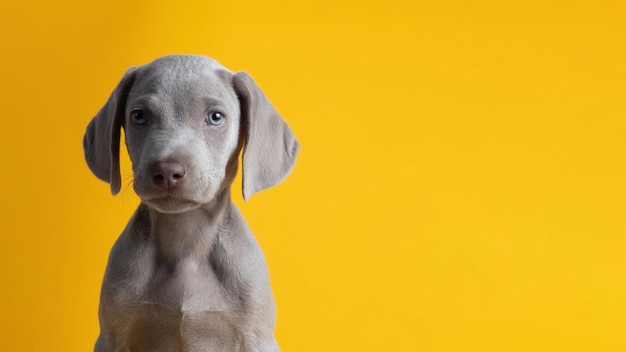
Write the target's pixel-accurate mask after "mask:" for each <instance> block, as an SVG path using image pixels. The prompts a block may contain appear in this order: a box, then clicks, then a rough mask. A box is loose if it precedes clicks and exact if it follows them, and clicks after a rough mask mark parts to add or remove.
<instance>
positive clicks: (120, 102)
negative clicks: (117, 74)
mask: <svg viewBox="0 0 626 352" xmlns="http://www.w3.org/2000/svg"><path fill="white" fill-rule="evenodd" d="M134 80H135V69H134V68H131V69H129V70H128V71H127V72H126V74H125V75H124V77H122V80H121V81H120V83H119V84H118V85H117V87H116V88H115V90H114V91H113V93H112V94H111V96H110V97H109V100H108V101H107V102H106V104H104V106H103V107H102V109H100V111H99V112H98V114H97V115H96V116H95V117H94V118H93V119H91V122H89V125H88V126H87V130H86V131H85V136H84V137H83V149H84V151H85V160H86V161H87V165H89V169H91V172H93V173H94V175H96V176H97V177H98V178H99V179H101V180H102V181H105V182H108V183H109V184H111V193H113V195H116V194H117V193H119V191H120V188H121V185H122V179H121V175H120V128H121V127H122V123H123V121H124V114H125V111H124V110H125V108H126V98H127V96H128V92H129V91H130V88H131V86H132V84H133V82H134Z"/></svg>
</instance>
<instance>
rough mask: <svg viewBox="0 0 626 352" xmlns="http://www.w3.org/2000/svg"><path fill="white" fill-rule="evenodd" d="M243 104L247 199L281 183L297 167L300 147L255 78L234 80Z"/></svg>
mask: <svg viewBox="0 0 626 352" xmlns="http://www.w3.org/2000/svg"><path fill="white" fill-rule="evenodd" d="M233 85H234V87H235V92H236V93H237V95H238V97H239V102H240V105H241V124H242V129H241V131H242V133H243V134H244V138H245V139H244V140H245V143H244V147H243V165H242V174H243V198H244V200H248V199H249V198H250V196H252V195H253V194H254V193H256V192H259V191H262V190H264V189H266V188H269V187H272V186H275V185H277V184H278V183H280V182H281V181H282V180H283V179H285V177H287V175H289V173H290V172H291V169H292V168H293V165H294V163H295V161H296V156H297V154H298V149H299V144H298V141H297V140H296V138H295V137H294V135H293V132H292V131H291V129H290V128H289V126H288V125H287V123H286V122H285V121H283V119H282V118H281V117H280V115H278V113H277V112H276V110H274V107H273V106H272V104H271V103H270V102H269V101H268V100H267V98H266V97H265V95H264V94H263V92H262V91H261V90H260V89H259V87H258V86H257V85H256V83H255V82H254V80H253V79H252V77H250V75H248V74H247V73H245V72H238V73H236V74H235V76H234V77H233Z"/></svg>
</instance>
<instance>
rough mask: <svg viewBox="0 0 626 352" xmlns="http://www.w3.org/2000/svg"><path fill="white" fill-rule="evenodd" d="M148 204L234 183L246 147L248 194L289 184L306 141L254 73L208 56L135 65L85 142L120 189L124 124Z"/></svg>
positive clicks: (102, 173) (95, 163)
mask: <svg viewBox="0 0 626 352" xmlns="http://www.w3.org/2000/svg"><path fill="white" fill-rule="evenodd" d="M121 128H124V132H125V139H126V146H127V149H128V152H129V155H130V159H131V162H132V168H133V173H134V181H133V187H134V189H135V192H136V193H137V195H138V196H139V197H140V198H141V199H142V201H143V202H144V203H146V204H147V205H148V206H151V207H153V208H155V209H157V210H158V211H161V212H181V211H186V210H190V209H194V208H197V207H199V206H201V205H202V204H205V203H208V202H210V201H211V200H212V199H213V198H214V197H215V196H216V195H217V194H218V193H220V192H221V191H222V190H224V189H225V188H227V187H230V184H231V183H232V181H233V179H234V177H235V175H236V172H237V167H238V156H239V151H240V150H241V149H242V148H243V157H242V164H243V165H242V174H243V196H244V199H246V200H247V199H249V198H250V196H251V195H252V194H254V193H256V192H259V191H261V190H264V189H266V188H269V187H272V186H274V185H276V184H278V183H280V182H281V181H282V180H283V179H284V178H285V177H286V176H287V175H288V174H289V173H290V172H291V169H292V168H293V165H294V163H295V159H296V155H297V153H298V149H299V145H298V142H297V140H296V139H295V137H294V135H293V132H292V131H291V129H290V128H289V126H288V125H287V124H286V123H285V121H283V119H282V118H281V117H280V115H279V114H278V113H277V112H276V110H275V109H274V108H273V107H272V105H271V103H270V102H269V101H268V100H267V98H266V97H265V95H264V94H263V92H262V91H261V90H260V89H259V87H258V86H257V85H256V83H255V82H254V80H253V79H252V78H251V77H250V76H249V75H248V74H247V73H245V72H238V73H232V72H230V71H229V70H227V69H226V68H224V67H223V66H221V65H220V64H219V63H217V62H216V61H215V60H212V59H210V58H207V57H204V56H195V55H172V56H166V57H163V58H160V59H157V60H155V61H153V62H152V63H149V64H147V65H144V66H141V67H138V68H131V69H130V70H128V72H126V74H125V75H124V77H123V78H122V80H121V81H120V83H119V84H118V85H117V87H116V88H115V90H114V91H113V93H112V94H111V96H110V97H109V100H108V101H107V102H106V104H105V105H104V107H102V109H101V110H100V111H99V112H98V114H97V115H96V116H95V117H94V118H93V119H92V120H91V122H90V123H89V125H88V126H87V131H86V132H85V136H84V140H83V147H84V151H85V159H86V160H87V164H88V165H89V168H90V169H91V171H92V172H93V173H94V174H95V175H96V176H97V177H98V178H100V179H101V180H103V181H106V182H108V183H110V185H111V192H112V193H113V194H117V193H118V192H119V191H120V188H121V176H120V166H119V152H120V129H121Z"/></svg>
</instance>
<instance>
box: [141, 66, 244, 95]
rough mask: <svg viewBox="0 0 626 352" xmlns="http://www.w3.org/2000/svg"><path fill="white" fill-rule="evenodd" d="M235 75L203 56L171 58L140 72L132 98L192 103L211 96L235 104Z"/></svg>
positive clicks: (143, 68) (142, 68) (145, 67)
mask: <svg viewBox="0 0 626 352" xmlns="http://www.w3.org/2000/svg"><path fill="white" fill-rule="evenodd" d="M232 77H233V74H232V72H230V71H229V70H228V69H226V68H225V67H224V66H222V65H221V64H219V63H218V62H217V61H215V60H213V59H211V58H209V57H206V56H200V55H170V56H165V57H162V58H159V59H156V60H155V61H153V62H151V63H149V64H146V65H143V66H141V67H139V68H138V69H137V73H136V79H135V82H134V84H133V87H132V89H131V92H130V97H129V98H131V99H133V98H137V97H138V96H141V95H151V96H153V97H163V98H165V97H167V98H169V99H172V98H177V99H184V100H189V99H193V98H195V97H198V98H203V97H211V98H218V99H220V100H223V101H224V102H225V103H227V104H230V103H235V101H234V100H236V94H235V92H234V88H233V86H232Z"/></svg>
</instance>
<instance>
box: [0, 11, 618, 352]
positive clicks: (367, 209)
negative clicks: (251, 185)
mask: <svg viewBox="0 0 626 352" xmlns="http://www.w3.org/2000/svg"><path fill="white" fill-rule="evenodd" d="M624 4H625V3H624V2H622V1H535V0H532V1H487V0H476V1H461V0H459V1H442V2H439V1H399V0H391V1H376V2H374V1H356V0H355V1H330V0H327V1H306V2H298V1H287V0H284V1H262V2H259V1H226V0H225V1H219V2H217V1H213V2H211V1H187V2H185V1H179V2H175V1H134V2H133V1H121V0H116V1H72V0H62V1H42V0H34V1H23V2H17V1H11V2H8V3H5V4H3V6H2V9H1V10H0V29H1V32H0V36H1V37H0V48H1V50H2V52H1V54H2V55H1V57H0V75H1V76H0V107H1V110H0V111H1V116H0V119H1V121H2V124H1V127H0V141H1V143H2V144H1V145H2V155H1V158H2V159H1V162H2V168H1V172H0V186H1V189H2V208H1V211H0V216H1V224H0V226H1V227H0V232H1V234H0V236H1V241H2V242H1V245H0V280H1V281H0V282H1V290H0V302H1V303H0V304H1V307H2V311H1V314H0V334H1V336H0V344H2V347H0V349H1V350H3V351H88V350H91V348H92V345H93V342H94V340H95V338H96V336H97V334H98V325H97V305H98V295H99V289H100V282H101V278H102V274H103V271H104V267H105V263H106V258H107V255H108V251H109V249H110V246H111V245H112V243H113V241H114V240H115V238H116V237H117V235H118V234H119V233H120V231H121V230H122V228H123V226H124V224H125V223H126V221H127V219H128V218H129V216H130V214H131V213H132V211H133V210H134V208H135V207H136V205H137V202H138V200H137V198H136V197H135V195H134V194H133V192H132V189H130V188H128V187H126V189H125V190H123V192H122V194H121V195H120V196H117V197H111V196H110V194H109V189H108V186H107V185H106V184H104V183H102V182H100V181H98V180H97V179H96V178H95V177H94V176H93V175H91V174H90V172H89V170H88V169H87V167H86V165H85V163H84V161H83V154H82V153H83V152H82V144H81V143H82V134H83V131H84V128H85V126H86V125H87V123H88V121H89V120H90V118H91V117H92V116H93V115H94V114H95V113H96V112H97V110H98V109H99V108H100V107H101V106H102V105H103V104H104V102H105V100H106V99H107V97H108V95H109V94H110V92H111V91H112V89H113V88H114V86H115V85H116V84H117V82H118V80H119V78H120V77H121V76H122V74H123V73H124V71H125V70H126V69H127V68H128V67H129V66H133V65H140V64H143V63H146V62H148V61H151V60H152V59H154V58H156V57H158V56H161V55H165V54H169V53H201V54H206V55H209V56H213V57H215V58H217V59H218V60H219V61H221V62H222V63H223V64H224V65H226V66H227V67H229V68H231V69H233V70H246V71H248V72H249V73H250V74H252V76H253V77H255V79H256V80H257V82H258V83H259V85H260V86H261V87H262V88H263V90H264V91H265V93H266V94H267V96H268V97H269V98H270V99H271V100H272V102H273V103H274V105H275V106H276V108H277V109H278V110H279V111H280V112H281V114H282V115H283V116H284V118H285V119H286V120H287V121H288V122H289V124H290V125H291V126H292V128H293V129H294V131H295V133H296V135H297V137H298V139H299V140H300V142H301V144H302V151H301V154H300V157H299V160H298V162H297V165H296V168H295V170H294V172H293V174H292V175H291V176H290V177H289V178H288V179H287V181H286V182H285V183H283V184H281V185H280V186H279V187H276V188H273V189H271V190H268V191H265V192H263V193H260V194H258V195H255V196H254V197H253V198H252V200H251V201H250V202H248V203H244V202H243V201H242V197H241V195H240V194H239V193H238V192H235V193H234V198H235V201H236V203H237V204H239V205H240V208H241V209H242V211H243V213H244V215H245V217H246V218H247V220H248V222H249V225H250V226H251V228H252V229H253V231H254V232H255V234H256V236H257V238H258V240H259V242H260V243H261V245H262V247H263V249H264V251H265V254H266V256H267V260H268V263H269V266H270V272H271V278H272V284H273V288H274V293H275V296H276V300H277V306H278V324H277V330H276V335H277V338H278V340H279V343H280V345H281V347H282V349H283V351H298V352H303V351H340V352H343V351H481V352H482V351H626V259H625V254H626V221H625V217H624V214H625V212H626V187H625V185H624V184H625V181H626V166H625V155H626V143H625V141H624V137H625V135H626V121H625V112H626V108H625V104H624V103H625V99H624V98H625V97H626V95H625V94H626V20H625V18H626V6H625V5H624ZM124 172H125V174H124V176H123V178H124V183H125V184H126V185H128V184H129V183H130V180H131V175H130V172H129V169H128V162H125V164H124ZM237 182H238V183H240V181H237ZM235 188H236V189H239V184H237V185H235Z"/></svg>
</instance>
